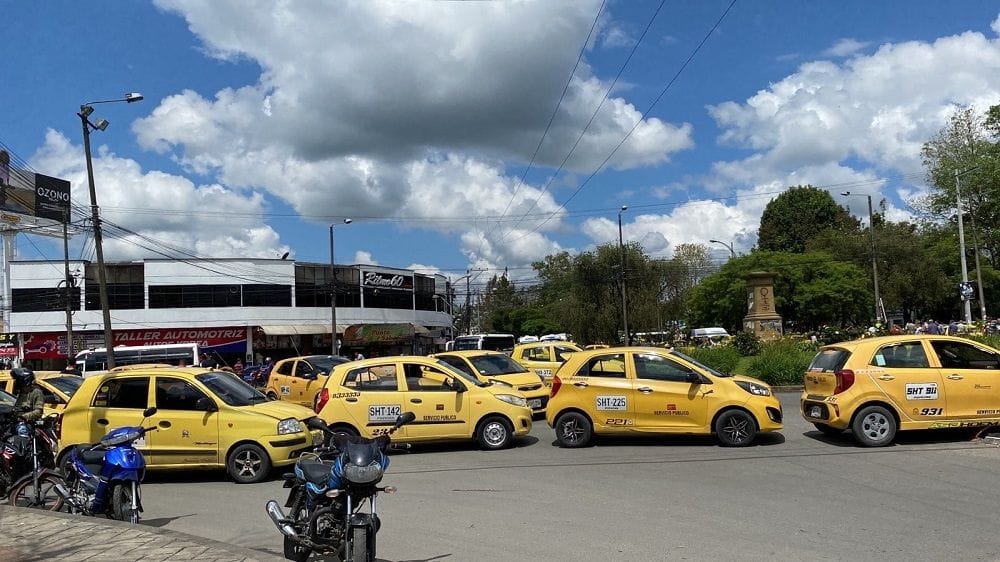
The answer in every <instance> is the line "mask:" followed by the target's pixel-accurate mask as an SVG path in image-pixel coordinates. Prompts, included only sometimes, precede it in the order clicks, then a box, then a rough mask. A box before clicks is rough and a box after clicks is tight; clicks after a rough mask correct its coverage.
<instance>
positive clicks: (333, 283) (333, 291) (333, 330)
mask: <svg viewBox="0 0 1000 562" xmlns="http://www.w3.org/2000/svg"><path fill="white" fill-rule="evenodd" d="M352 222H354V221H352V220H351V219H344V224H351V223H352ZM334 226H336V224H331V225H330V337H331V341H330V355H340V353H339V351H340V350H339V349H337V270H336V269H334V266H333V227H334Z"/></svg>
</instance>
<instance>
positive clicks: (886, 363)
mask: <svg viewBox="0 0 1000 562" xmlns="http://www.w3.org/2000/svg"><path fill="white" fill-rule="evenodd" d="M927 357H928V355H927V349H926V348H925V347H924V344H923V343H922V342H921V341H920V340H913V341H902V342H893V343H891V344H889V345H885V346H882V347H880V348H879V349H878V350H877V351H876V352H875V355H874V356H872V359H871V361H870V365H871V367H870V368H869V369H867V371H868V372H867V376H868V378H869V379H870V380H871V382H872V383H873V384H874V385H875V386H876V387H877V388H878V389H879V390H881V391H882V393H883V394H885V397H886V398H888V400H889V401H890V402H891V403H892V404H893V406H895V407H896V410H897V411H898V412H899V413H900V415H901V416H903V421H906V420H907V419H909V420H913V421H920V422H933V421H935V420H942V419H947V418H948V417H949V415H950V412H949V411H948V410H947V409H946V408H945V396H946V392H945V390H946V389H945V387H944V384H943V382H942V380H941V372H940V371H939V370H938V369H935V368H933V367H932V366H931V363H930V361H929V360H928V359H927ZM855 376H861V374H860V373H855Z"/></svg>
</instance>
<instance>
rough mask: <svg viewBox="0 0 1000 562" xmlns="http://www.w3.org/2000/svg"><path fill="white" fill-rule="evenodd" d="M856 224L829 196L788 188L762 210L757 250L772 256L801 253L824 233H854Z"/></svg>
mask: <svg viewBox="0 0 1000 562" xmlns="http://www.w3.org/2000/svg"><path fill="white" fill-rule="evenodd" d="M857 226H858V221H857V220H856V219H854V218H853V217H851V215H850V214H849V213H848V212H847V210H846V209H845V208H843V207H841V206H840V205H837V203H836V202H835V201H834V200H833V197H831V196H830V193H829V192H827V191H825V190H823V189H819V188H816V187H813V186H811V185H805V186H801V185H800V186H795V187H791V188H789V189H788V190H787V191H785V192H784V193H782V194H781V195H779V196H777V197H775V198H774V199H773V200H772V201H771V202H770V203H768V204H767V206H766V207H765V208H764V213H763V214H762V215H761V218H760V230H758V231H757V247H758V248H760V249H761V250H768V251H773V252H804V251H805V250H806V246H807V244H808V243H809V241H810V240H812V239H813V238H814V237H816V236H817V235H818V234H819V233H821V232H823V231H824V230H827V229H831V230H834V231H846V230H851V229H856V228H857Z"/></svg>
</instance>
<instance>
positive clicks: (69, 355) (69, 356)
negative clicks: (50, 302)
mask: <svg viewBox="0 0 1000 562" xmlns="http://www.w3.org/2000/svg"><path fill="white" fill-rule="evenodd" d="M63 272H64V273H65V275H66V278H65V279H64V280H63V282H64V283H66V362H67V365H68V364H69V363H71V362H73V358H74V355H73V301H72V300H71V299H72V298H73V287H74V285H75V284H74V283H73V277H72V275H70V273H69V209H66V212H65V213H64V214H63Z"/></svg>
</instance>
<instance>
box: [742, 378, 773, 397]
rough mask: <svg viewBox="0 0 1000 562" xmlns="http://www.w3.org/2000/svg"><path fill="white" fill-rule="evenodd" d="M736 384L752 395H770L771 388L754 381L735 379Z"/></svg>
mask: <svg viewBox="0 0 1000 562" xmlns="http://www.w3.org/2000/svg"><path fill="white" fill-rule="evenodd" d="M736 384H737V385H739V387H740V388H742V389H743V390H745V391H747V392H749V393H750V394H753V395H754V396H770V395H771V389H770V388H768V387H766V386H764V385H762V384H757V383H755V382H750V381H736Z"/></svg>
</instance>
